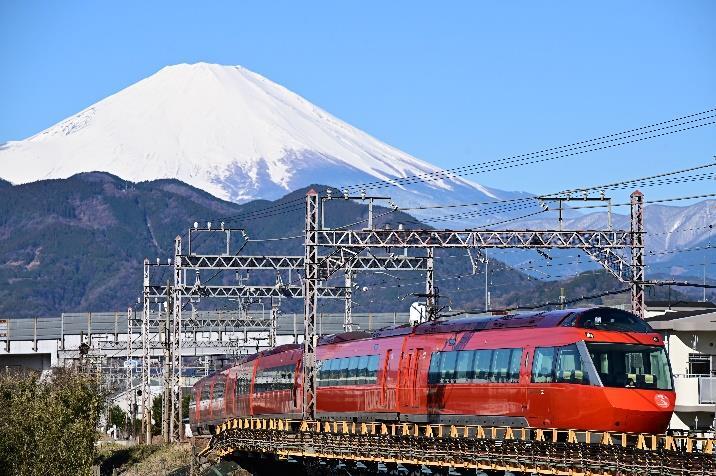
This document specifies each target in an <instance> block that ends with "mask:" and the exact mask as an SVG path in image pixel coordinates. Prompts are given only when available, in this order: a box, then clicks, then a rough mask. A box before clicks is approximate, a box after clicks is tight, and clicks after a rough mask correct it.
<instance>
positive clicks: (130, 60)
mask: <svg viewBox="0 0 716 476" xmlns="http://www.w3.org/2000/svg"><path fill="white" fill-rule="evenodd" d="M715 18H716V2H712V1H693V2H661V1H652V2H611V1H602V2H593V3H590V4H589V5H587V4H586V2H549V3H547V2H511V3H510V4H509V5H508V4H507V2H490V3H487V2H464V3H461V2H453V3H448V2H433V3H428V2H424V3H420V2H397V1H396V2H237V1H231V2H177V1H174V2H162V1H151V2H146V1H142V2H139V1H136V2H133V1H123V2H72V1H67V2H43V3H40V2H29V1H8V0H5V1H3V2H2V3H0V65H2V74H0V104H1V105H2V108H1V112H0V142H3V141H7V140H17V139H22V138H25V137H27V136H29V135H31V134H34V133H36V132H38V131H40V130H42V129H44V128H46V127H48V126H50V125H52V124H54V123H55V122H57V121H59V120H61V119H63V118H65V117H67V116H68V115H71V114H73V113H75V112H77V111H79V110H81V109H83V108H85V107H86V106H88V105H90V104H92V103H93V102H96V101H97V100H99V99H101V98H103V97H105V96H107V95H109V94H112V93H114V92H116V91H118V90H120V89H122V88H123V87H126V86H128V85H130V84H132V83H134V82H136V81H138V80H140V79H142V78H144V77H146V76H148V75H150V74H152V73H154V72H156V71H157V70H159V69H160V68H161V67H163V66H165V65H168V64H175V63H180V62H197V61H207V62H215V63H223V64H241V65H243V66H245V67H247V68H249V69H252V70H254V71H256V72H258V73H260V74H263V75H264V76H267V77H268V78H270V79H272V80H273V81H276V82H278V83H280V84H283V85H284V86H286V87H288V88H289V89H291V90H293V91H295V92H297V93H299V94H301V95H302V96H304V97H306V98H307V99H309V100H310V101H312V102H314V103H316V104H318V105H319V106H321V107H323V108H325V109H326V110H328V111H329V112H331V113H333V114H334V115H336V116H338V117H340V118H341V119H343V120H345V121H347V122H349V123H351V124H353V125H355V126H357V127H360V128H361V129H364V130H365V131H367V132H369V133H371V134H373V135H374V136H376V137H378V138H379V139H382V140H384V141H386V142H388V143H390V144H392V145H394V146H396V147H398V148H401V149H403V150H405V151H407V152H409V153H411V154H413V155H415V156H417V157H419V158H422V159H424V160H427V161H429V162H432V163H435V164H437V165H440V166H443V167H453V166H459V165H463V164H468V163H474V162H480V161H484V160H491V159H495V158H501V157H505V156H509V155H514V154H521V153H526V152H532V151H536V150H539V149H542V148H545V147H551V146H557V145H562V144H567V143H571V142H574V141H577V140H581V139H586V138H591V137H596V136H599V135H603V134H607V133H610V132H617V131H621V130H624V129H628V128H632V127H638V126H641V125H644V124H648V123H652V122H657V121H661V120H667V119H670V118H672V117H676V116H680V115H684V114H688V113H692V112H698V111H702V110H705V109H710V108H712V107H716V28H714V27H713V21H714V19H715ZM714 154H716V128H714V127H713V126H712V127H710V128H705V129H701V130H697V131H693V132H689V133H685V134H681V135H679V136H670V137H665V138H662V139H658V140H654V141H650V142H648V143H640V144H635V145H630V146H626V147H623V148H619V149H613V150H610V151H607V152H603V153H598V154H589V155H588V156H582V157H578V158H573V159H568V160H558V161H555V162H552V163H549V164H547V165H542V166H530V167H523V168H521V169H514V170H510V171H500V172H491V173H487V174H482V175H479V176H474V177H472V178H473V179H474V180H476V181H479V182H482V183H485V184H487V185H490V186H493V187H498V188H502V189H509V190H527V191H531V192H537V193H539V192H552V191H556V190H559V189H563V188H567V187H576V186H581V185H593V184H598V183H605V182H610V181H615V180H620V179H624V178H630V177H637V176H643V175H649V174H652V173H658V172H663V171H668V170H672V169H675V168H680V167H682V166H683V167H686V166H690V165H696V164H701V163H704V162H707V161H709V160H713V159H712V158H711V157H712V156H713V155H714ZM713 189H714V187H713V183H711V184H704V183H701V184H696V185H694V184H691V185H684V186H680V187H662V188H661V189H658V190H655V191H653V192H651V193H652V195H647V198H649V196H652V197H657V196H658V197H667V196H675V195H679V194H684V193H692V192H709V191H713ZM647 193H650V192H649V191H647Z"/></svg>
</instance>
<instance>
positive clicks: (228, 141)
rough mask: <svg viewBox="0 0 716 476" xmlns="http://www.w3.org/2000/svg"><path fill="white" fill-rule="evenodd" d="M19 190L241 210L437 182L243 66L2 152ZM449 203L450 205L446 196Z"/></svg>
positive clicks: (451, 183)
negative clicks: (173, 184) (80, 182)
mask: <svg viewBox="0 0 716 476" xmlns="http://www.w3.org/2000/svg"><path fill="white" fill-rule="evenodd" d="M0 167H1V169H0V170H2V172H0V176H2V177H3V178H5V179H9V180H10V181H11V182H13V183H28V182H31V181H36V180H40V179H45V178H68V177H70V176H72V175H74V174H75V173H80V172H88V171H91V170H102V171H105V172H109V173H112V174H115V175H118V176H121V177H123V178H124V179H126V180H131V181H133V182H141V181H146V180H155V179H161V178H176V179H179V180H181V181H183V182H185V183H188V184H190V185H193V186H195V187H197V188H200V189H202V190H205V191H207V192H209V193H211V194H212V195H214V196H216V197H219V198H222V199H225V200H230V201H233V202H237V203H241V202H245V201H248V200H253V199H261V198H263V199H276V198H279V197H280V196H282V195H284V194H285V193H288V192H290V191H292V190H295V189H297V188H301V187H304V186H307V185H308V184H309V183H330V184H332V185H334V186H338V187H344V186H348V185H355V184H360V183H366V182H374V181H376V180H378V181H386V182H391V181H392V180H393V179H396V178H402V177H407V176H414V175H421V174H433V173H435V172H438V171H441V170H442V169H440V168H439V167H436V166H434V165H432V164H429V163H427V162H425V161H422V160H420V159H417V158H415V157H413V156H411V155H409V154H407V153H405V152H402V151H400V150H398V149H397V148H395V147H392V146H390V145H388V144H386V143H384V142H382V141H380V140H378V139H376V138H374V137H372V136H370V135H369V134H367V133H366V132H364V131H361V130H359V129H357V128H355V127H353V126H351V125H349V124H347V123H345V122H343V121H341V120H340V119H338V118H336V117H335V116H333V115H331V114H330V113H328V112H327V111H325V110H324V109H321V108H320V107H318V106H315V105H313V104H312V103H310V102H309V101H307V100H306V99H305V98H303V97H301V96H299V95H298V94H295V93H293V92H291V91H289V90H288V89H286V88H285V87H283V86H281V85H278V84H276V83H273V82H271V81H270V80H268V79H267V78H265V77H263V76H261V75H259V74H257V73H254V72H251V71H249V70H247V69H246V68H243V67H240V66H221V65H212V64H207V63H197V64H193V65H188V64H181V65H174V66H167V67H165V68H162V69H161V70H160V71H158V72H157V73H155V74H153V75H151V76H149V77H147V78H145V79H142V80H140V81H138V82H136V83H134V84H133V85H130V86H129V87H127V88H124V89H122V90H121V91H118V92H117V93H115V94H112V95H110V96H108V97H106V98H104V99H102V100H100V101H98V102H97V103H95V104H93V105H91V106H89V107H87V108H85V109H83V110H82V111H80V112H78V113H77V114H75V115H73V116H71V117H68V118H66V119H65V120H63V121H60V122H59V123H57V124H55V125H53V126H51V127H49V128H47V129H45V130H43V131H41V132H38V133H37V134H35V135H33V136H30V137H29V138H27V139H25V140H21V141H11V142H7V143H5V144H4V145H3V147H2V148H0ZM391 195H393V198H394V199H395V200H396V201H399V202H401V203H402V204H403V205H405V206H415V205H430V204H434V203H436V202H437V201H440V202H444V203H457V202H459V201H464V200H468V201H474V202H477V201H485V200H495V199H508V198H515V197H521V196H526V195H528V194H526V193H525V192H508V191H501V190H497V189H492V188H489V187H486V186H483V185H480V184H478V183H475V182H472V181H469V180H466V179H463V178H460V177H457V176H450V175H446V176H444V177H443V178H440V179H438V180H434V181H430V182H424V183H419V184H415V185H413V186H411V187H410V188H405V187H402V186H397V187H395V188H393V189H392V190H391ZM435 195H439V197H437V199H436V197H435Z"/></svg>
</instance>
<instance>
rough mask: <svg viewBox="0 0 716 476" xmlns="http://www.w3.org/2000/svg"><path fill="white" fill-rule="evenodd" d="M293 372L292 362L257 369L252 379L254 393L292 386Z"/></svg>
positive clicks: (285, 388)
mask: <svg viewBox="0 0 716 476" xmlns="http://www.w3.org/2000/svg"><path fill="white" fill-rule="evenodd" d="M294 372H295V365H294V364H289V365H281V366H278V367H271V368H267V369H261V370H259V371H257V372H256V378H255V380H254V393H261V392H270V391H273V390H289V389H291V388H293V378H294Z"/></svg>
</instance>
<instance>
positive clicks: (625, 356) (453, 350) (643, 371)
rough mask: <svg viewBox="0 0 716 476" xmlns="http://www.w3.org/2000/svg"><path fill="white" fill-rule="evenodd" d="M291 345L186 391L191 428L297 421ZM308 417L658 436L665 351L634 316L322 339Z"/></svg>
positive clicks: (544, 318)
mask: <svg viewBox="0 0 716 476" xmlns="http://www.w3.org/2000/svg"><path fill="white" fill-rule="evenodd" d="M301 349H302V348H301V346H299V345H286V346H281V347H277V348H275V349H272V350H270V351H265V352H260V353H258V354H255V355H252V356H249V357H246V358H245V359H244V360H242V361H241V362H239V363H238V364H236V365H235V366H234V367H231V368H229V369H227V370H224V371H222V372H220V373H217V374H215V375H212V376H209V377H206V378H204V379H202V380H201V381H199V382H198V383H197V384H196V385H195V386H194V391H193V397H194V398H193V401H192V404H191V411H190V422H191V425H192V428H193V430H194V431H197V432H208V431H211V429H212V427H213V426H214V425H216V424H219V423H221V422H223V421H225V420H226V419H229V418H234V417H239V416H277V415H281V416H287V417H298V416H299V415H300V409H301V405H302V402H301V398H302V388H301V382H302V380H301V379H302V375H301V364H302V361H301V356H302V350H301ZM317 361H318V364H317V366H318V388H317V417H318V418H321V419H336V420H356V421H361V420H373V421H375V420H379V421H389V422H390V421H411V422H434V423H472V424H483V425H495V426H497V425H509V426H521V427H542V428H574V429H586V430H602V431H606V430H608V431H626V432H645V433H659V432H663V431H664V430H665V429H666V428H667V426H668V423H669V420H670V418H671V414H672V412H673V410H674V401H675V394H674V390H673V388H674V387H673V380H672V376H671V369H670V367H669V362H668V359H667V356H666V351H665V348H664V343H663V341H662V339H661V337H660V336H659V334H657V333H655V332H654V331H653V330H652V329H651V328H650V327H649V325H648V324H647V323H646V322H644V321H643V320H641V319H639V318H638V317H637V316H635V315H633V314H631V313H628V312H626V311H622V310H618V309H612V308H605V307H600V308H590V309H571V310H561V311H547V312H536V313H528V314H514V315H505V316H487V317H469V318H464V319H455V320H449V321H436V322H429V323H424V324H420V325H418V326H415V327H410V326H407V325H406V326H398V327H392V328H387V329H383V330H379V331H376V332H373V333H367V332H352V333H345V334H338V335H334V336H327V337H324V338H322V339H321V340H320V341H319V345H318V349H317Z"/></svg>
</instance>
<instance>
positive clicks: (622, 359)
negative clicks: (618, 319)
mask: <svg viewBox="0 0 716 476" xmlns="http://www.w3.org/2000/svg"><path fill="white" fill-rule="evenodd" d="M587 349H588V350H589V356H590V357H591V358H592V361H593V362H594V366H595V367H596V369H597V373H598V374H599V377H600V379H601V380H602V384H603V385H604V386H605V387H626V388H654V389H659V390H671V389H672V388H673V383H672V380H671V370H670V369H669V361H668V359H667V356H666V351H665V350H664V348H663V347H657V346H652V345H637V344H613V343H596V342H588V343H587Z"/></svg>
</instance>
